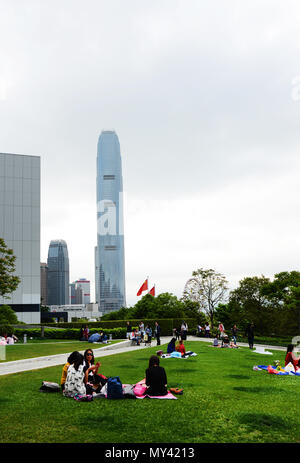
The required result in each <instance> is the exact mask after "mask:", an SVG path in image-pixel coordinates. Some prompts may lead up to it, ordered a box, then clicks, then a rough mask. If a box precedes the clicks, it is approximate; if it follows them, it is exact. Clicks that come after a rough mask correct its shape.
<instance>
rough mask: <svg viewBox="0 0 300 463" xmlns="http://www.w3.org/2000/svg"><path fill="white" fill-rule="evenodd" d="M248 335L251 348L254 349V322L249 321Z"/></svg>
mask: <svg viewBox="0 0 300 463" xmlns="http://www.w3.org/2000/svg"><path fill="white" fill-rule="evenodd" d="M246 336H247V337H248V344H249V348H250V349H253V344H254V325H253V323H249V324H248V326H247V328H246Z"/></svg>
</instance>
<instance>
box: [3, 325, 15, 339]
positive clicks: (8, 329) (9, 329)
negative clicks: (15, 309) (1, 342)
mask: <svg viewBox="0 0 300 463" xmlns="http://www.w3.org/2000/svg"><path fill="white" fill-rule="evenodd" d="M14 332H15V330H14V327H13V326H12V325H10V324H9V323H5V324H3V325H0V336H4V335H9V334H14Z"/></svg>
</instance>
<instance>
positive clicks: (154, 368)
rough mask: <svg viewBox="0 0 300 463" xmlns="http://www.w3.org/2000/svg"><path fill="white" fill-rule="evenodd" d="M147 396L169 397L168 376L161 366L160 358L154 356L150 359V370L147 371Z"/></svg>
mask: <svg viewBox="0 0 300 463" xmlns="http://www.w3.org/2000/svg"><path fill="white" fill-rule="evenodd" d="M146 386H148V389H147V391H146V394H148V395H150V396H161V395H167V394H168V391H167V375H166V372H165V369H164V368H163V367H160V366H159V358H158V357H157V356H156V355H152V356H151V357H150V359H149V368H147V370H146Z"/></svg>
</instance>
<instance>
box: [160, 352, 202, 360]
mask: <svg viewBox="0 0 300 463" xmlns="http://www.w3.org/2000/svg"><path fill="white" fill-rule="evenodd" d="M196 356H197V354H196V353H195V352H186V354H185V356H184V357H182V356H181V353H180V352H172V354H162V355H161V358H162V359H170V358H175V359H188V358H189V357H196Z"/></svg>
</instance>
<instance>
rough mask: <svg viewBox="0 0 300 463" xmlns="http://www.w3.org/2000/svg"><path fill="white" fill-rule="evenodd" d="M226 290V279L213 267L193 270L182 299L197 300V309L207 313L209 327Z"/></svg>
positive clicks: (212, 323) (224, 296)
mask: <svg viewBox="0 0 300 463" xmlns="http://www.w3.org/2000/svg"><path fill="white" fill-rule="evenodd" d="M227 290H228V281H227V280H226V278H225V276H224V275H222V274H221V273H218V272H216V271H215V270H213V269H209V270H204V269H202V268H200V269H198V270H195V271H194V272H193V274H192V278H190V279H189V280H188V281H187V283H186V285H185V288H184V292H183V299H184V300H188V299H190V300H191V301H194V302H197V303H198V306H199V310H201V309H203V310H204V312H205V313H206V314H207V315H208V317H209V319H210V323H211V328H213V325H214V314H215V310H216V307H217V305H218V304H219V303H221V302H224V300H225V298H226V292H227Z"/></svg>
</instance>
